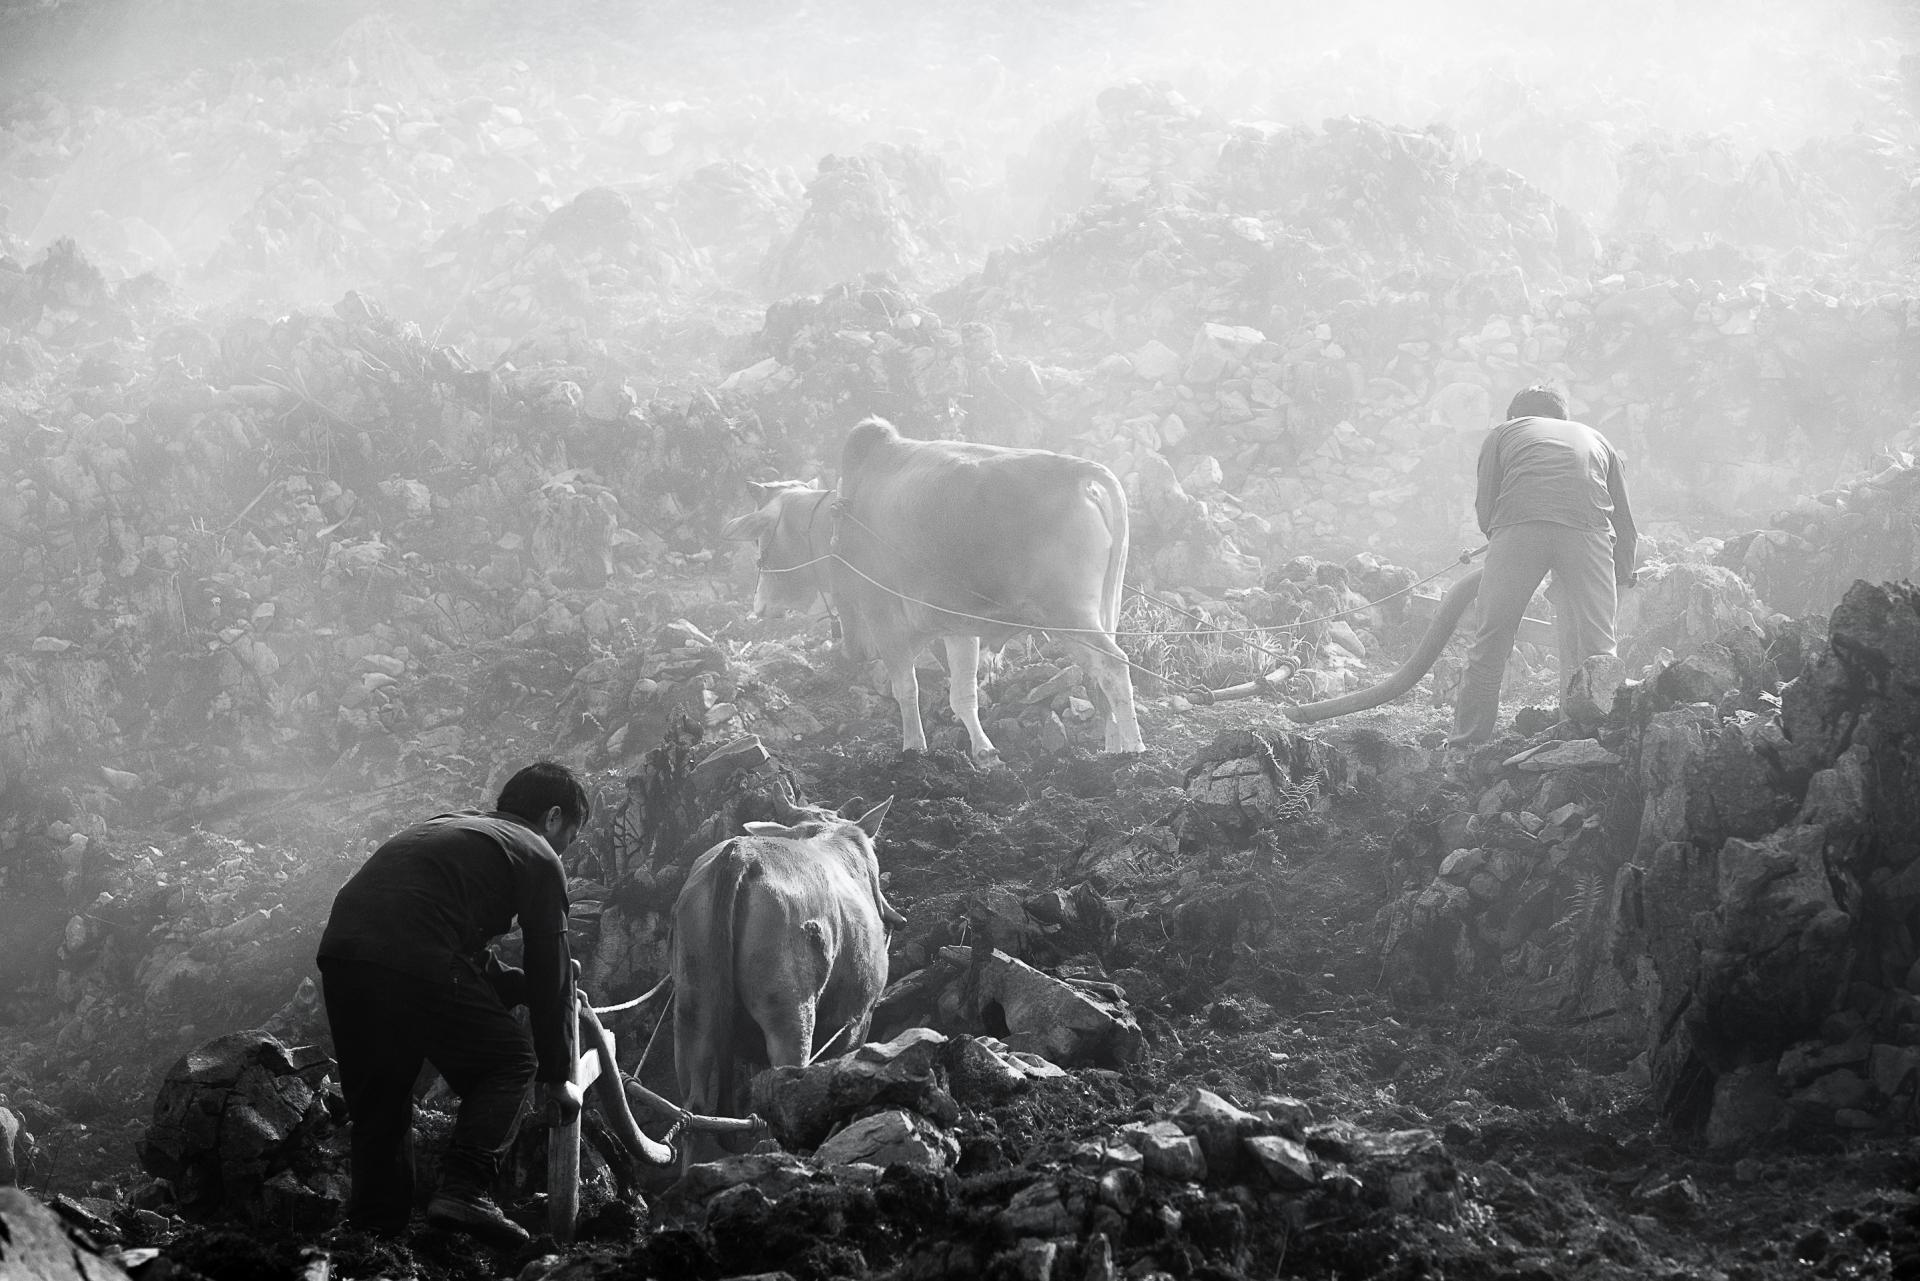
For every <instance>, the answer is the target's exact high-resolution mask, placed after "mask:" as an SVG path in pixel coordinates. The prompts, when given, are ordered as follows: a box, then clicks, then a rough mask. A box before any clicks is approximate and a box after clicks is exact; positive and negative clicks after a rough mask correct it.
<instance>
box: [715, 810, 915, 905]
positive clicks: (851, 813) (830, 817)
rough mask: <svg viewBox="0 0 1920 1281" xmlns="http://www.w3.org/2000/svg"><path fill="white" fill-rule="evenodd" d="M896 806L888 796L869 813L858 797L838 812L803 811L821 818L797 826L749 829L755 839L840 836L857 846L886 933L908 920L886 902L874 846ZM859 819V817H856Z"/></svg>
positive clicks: (770, 825)
mask: <svg viewBox="0 0 1920 1281" xmlns="http://www.w3.org/2000/svg"><path fill="white" fill-rule="evenodd" d="M892 804H893V798H892V797H891V796H889V797H888V798H887V799H886V800H884V801H881V802H880V803H879V804H878V805H876V806H874V807H873V808H872V809H866V808H865V806H866V802H865V801H863V800H861V799H859V798H858V797H855V798H854V799H853V800H850V801H848V802H847V803H846V804H845V805H842V806H841V807H840V809H839V811H838V812H835V811H833V810H827V809H817V808H816V807H813V806H806V807H803V808H805V809H810V810H813V811H814V812H815V813H816V814H818V815H819V817H818V818H807V819H803V820H802V821H801V822H798V823H794V824H791V825H789V824H786V823H760V822H754V823H748V824H746V825H745V826H746V829H747V832H748V834H750V835H753V836H785V837H789V838H792V839H795V840H812V839H813V838H815V837H819V836H831V835H840V836H845V837H848V838H850V839H852V840H854V841H856V842H858V844H859V847H860V853H861V856H862V862H864V863H865V865H866V875H867V879H868V884H869V885H870V886H871V887H872V889H873V902H874V907H875V908H877V909H878V910H879V912H880V919H881V921H882V922H884V923H885V925H886V928H887V931H888V932H889V933H891V932H892V931H894V930H896V929H898V928H900V927H901V926H902V925H905V924H906V923H907V918H906V917H904V916H902V915H900V913H898V912H896V911H894V909H893V904H891V903H889V902H887V894H886V891H885V890H883V889H882V888H881V887H880V860H879V858H878V857H877V856H876V855H875V854H874V852H873V843H874V842H875V841H877V840H879V839H880V823H881V821H882V820H883V819H885V818H886V816H887V807H888V806H890V805H892ZM856 815H857V816H858V817H856Z"/></svg>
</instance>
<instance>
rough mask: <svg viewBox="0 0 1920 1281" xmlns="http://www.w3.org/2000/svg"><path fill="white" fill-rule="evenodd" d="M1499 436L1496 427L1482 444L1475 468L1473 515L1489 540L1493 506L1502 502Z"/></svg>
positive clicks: (1491, 534) (1491, 535)
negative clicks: (1476, 480) (1476, 478)
mask: <svg viewBox="0 0 1920 1281" xmlns="http://www.w3.org/2000/svg"><path fill="white" fill-rule="evenodd" d="M1499 436H1500V430H1499V428H1497V427H1496V428H1495V429H1494V430H1492V431H1490V432H1488V433H1487V438H1486V439H1485V440H1483V441H1481V442H1480V462H1479V465H1478V466H1477V467H1476V468H1475V472H1476V474H1477V476H1478V482H1477V484H1476V485H1475V487H1474V493H1473V514H1474V515H1475V516H1477V517H1479V519H1480V532H1481V533H1482V534H1485V535H1486V536H1487V537H1489V538H1491V537H1493V506H1494V504H1495V503H1497V502H1499V501H1500V450H1499V447H1498V446H1497V445H1495V443H1494V442H1495V441H1496V440H1498V439H1499Z"/></svg>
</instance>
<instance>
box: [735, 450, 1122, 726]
mask: <svg viewBox="0 0 1920 1281" xmlns="http://www.w3.org/2000/svg"><path fill="white" fill-rule="evenodd" d="M753 491H754V495H755V498H756V499H757V500H758V501H759V503H760V506H759V508H758V509H757V510H755V511H753V512H749V513H748V514H747V515H745V516H740V517H737V518H735V519H734V520H732V521H729V522H728V523H727V525H726V527H725V529H724V531H723V532H724V533H725V534H726V536H727V537H729V538H743V539H752V540H755V541H757V542H758V544H759V549H760V560H759V566H760V578H759V584H758V586H757V588H756V590H755V592H754V602H753V609H754V613H755V614H764V613H769V612H777V611H782V610H797V611H801V612H806V611H809V610H812V609H814V608H815V607H816V606H817V604H818V603H819V602H821V601H823V600H824V601H825V602H827V603H828V605H829V606H830V607H831V608H832V609H834V610H835V611H836V612H837V613H838V615H839V617H840V620H841V627H842V630H843V636H844V641H845V643H846V645H847V647H848V649H849V651H850V652H851V653H852V654H853V655H854V656H855V657H856V658H860V659H867V658H874V657H877V658H879V659H880V660H882V661H883V662H884V663H885V664H886V667H887V675H888V677H889V680H890V682H891V685H892V689H893V696H894V699H895V700H896V701H897V702H898V703H899V704H900V738H901V748H902V750H904V751H909V752H924V751H925V750H926V748H927V736H926V730H925V728H924V727H923V726H922V725H921V721H920V685H919V680H918V678H917V677H916V675H915V672H914V660H915V659H916V657H917V656H918V655H919V653H920V650H921V649H922V647H924V646H925V645H926V644H927V643H928V642H929V641H931V640H933V639H934V638H935V637H939V638H941V639H942V640H943V641H944V642H945V645H946V654H947V670H948V685H949V688H948V701H949V703H950V705H951V706H952V708H953V714H954V715H955V716H956V717H957V718H958V719H959V721H960V723H961V724H962V725H964V726H965V727H966V730H967V737H968V739H969V740H970V742H971V745H972V751H973V755H974V757H975V759H977V760H982V761H986V760H992V759H993V758H994V757H995V756H997V755H998V753H997V752H996V750H995V748H994V745H993V742H992V740H991V739H989V738H988V737H987V732H986V730H985V729H983V728H981V725H980V691H979V671H980V643H981V641H982V640H984V641H986V642H987V643H988V644H989V645H991V646H994V647H998V646H1000V645H1003V644H1005V643H1006V642H1007V641H1008V640H1009V639H1011V638H1012V637H1014V636H1017V635H1019V634H1020V633H1022V632H1045V633H1047V634H1049V635H1051V636H1053V637H1055V638H1057V639H1059V640H1062V641H1068V642H1072V643H1074V644H1075V645H1077V646H1079V647H1080V649H1081V650H1082V651H1083V652H1084V654H1085V656H1086V668H1087V671H1088V672H1089V673H1090V674H1091V675H1092V676H1093V678H1094V680H1095V681H1096V682H1097V683H1098V684H1099V687H1100V690H1101V693H1102V694H1104V695H1105V696H1106V704H1107V708H1106V744H1105V745H1106V750H1107V751H1109V752H1137V751H1140V750H1141V748H1142V743H1141V738H1140V722H1139V719H1138V717H1137V716H1136V715H1135V712H1134V705H1133V680H1132V677H1131V673H1130V672H1129V670H1128V666H1127V659H1126V655H1125V654H1124V653H1123V652H1122V651H1121V649H1120V645H1119V643H1118V642H1117V641H1116V640H1115V639H1114V630H1115V628H1116V627H1117V625H1118V623H1119V617H1120V586H1121V579H1122V577H1123V576H1124V575H1125V573H1126V568H1127V528H1128V525H1127V498H1126V493H1125V492H1124V491H1123V490H1122V489H1121V488H1120V482H1119V480H1117V479H1116V478H1115V477H1114V474H1113V473H1112V472H1111V471H1109V470H1107V469H1106V468H1105V467H1102V466H1101V465H1100V464H1099V463H1095V462H1090V461H1088V460H1087V459H1084V458H1074V457H1072V456H1070V455H1067V454H1056V453H1053V452H1051V451H1049V450H1044V449H1007V448H1003V447H1001V446H997V445H977V444H972V443H969V442H966V441H956V440H908V439H905V438H904V437H902V436H901V435H900V434H899V433H898V432H897V431H895V430H894V428H893V426H892V425H891V424H889V423H887V422H886V421H884V420H882V419H878V418H869V419H867V420H866V421H864V422H862V423H861V424H860V425H859V426H857V427H855V428H854V429H853V431H852V432H851V433H850V434H849V435H848V436H847V440H846V444H845V446H844V448H843V449H842V451H841V459H840V486H839V488H838V489H837V490H825V489H821V488H820V487H819V485H818V484H817V483H813V482H804V481H775V482H772V483H768V484H755V485H754V486H753Z"/></svg>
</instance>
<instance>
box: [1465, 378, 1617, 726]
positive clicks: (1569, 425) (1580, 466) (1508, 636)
mask: <svg viewBox="0 0 1920 1281" xmlns="http://www.w3.org/2000/svg"><path fill="white" fill-rule="evenodd" d="M1474 510H1475V513H1476V514H1477V515H1478V516H1479V518H1480V532H1481V533H1483V534H1485V535H1487V538H1488V546H1487V564H1486V568H1485V569H1484V570H1483V571H1482V573H1481V577H1480V628H1479V631H1478V632H1477V633H1476V634H1475V636H1474V639H1473V649H1472V651H1471V653H1470V655H1469V657H1468V659H1467V673H1466V679H1465V682H1464V683H1463V685H1462V687H1461V690H1460V697H1459V700H1458V701H1457V702H1456V703H1455V704H1454V709H1453V736H1452V737H1451V738H1450V739H1449V740H1448V742H1449V743H1451V744H1454V745H1469V744H1474V743H1484V742H1486V741H1487V740H1488V739H1490V738H1492V737H1493V735H1494V730H1495V728H1496V727H1497V724H1498V721H1499V718H1500V678H1501V676H1502V675H1503V674H1504V673H1505V671H1506V666H1507V658H1508V656H1509V655H1510V654H1512V653H1513V640H1514V636H1515V635H1516V634H1517V633H1518V632H1519V630H1520V620H1521V619H1522V618H1524V617H1525V616H1526V612H1527V603H1528V602H1529V601H1531V600H1532V599H1533V593H1534V591H1535V590H1536V589H1537V588H1538V587H1539V586H1540V580H1541V579H1543V578H1545V577H1546V576H1547V574H1548V573H1549V572H1551V573H1552V574H1553V585H1552V587H1551V588H1550V589H1549V593H1550V595H1551V597H1552V599H1553V603H1554V621H1555V625H1556V629H1557V630H1558V632H1559V641H1560V645H1559V648H1560V682H1561V694H1562V695H1563V696H1564V695H1565V693H1566V683H1567V682H1568V681H1569V680H1571V679H1572V677H1573V674H1574V669H1575V668H1576V667H1577V666H1578V665H1579V663H1580V661H1581V660H1582V659H1584V658H1587V657H1590V656H1592V655H1594V654H1611V653H1613V652H1614V637H1613V615H1614V607H1615V605H1616V603H1617V601H1618V589H1619V588H1621V587H1628V586H1631V585H1632V583H1633V576H1634V568H1633V564H1634V553H1635V548H1636V544H1637V542H1638V537H1637V535H1636V533H1635V531H1634V526H1633V511H1632V508H1631V507H1629V506H1628V503H1627V482H1626V477H1625V476H1624V475H1623V474H1622V470H1621V465H1620V455H1619V454H1617V453H1615V452H1614V449H1613V446H1612V445H1610V444H1608V443H1607V439H1606V437H1604V436H1602V435H1601V434H1600V433H1599V432H1597V431H1595V430H1594V429H1593V428H1591V427H1589V426H1587V425H1586V424H1585V423H1577V422H1569V421H1567V402H1566V401H1565V400H1564V399H1563V398H1562V397H1561V396H1560V393H1558V392H1556V391H1554V390H1552V389H1551V388H1547V387H1529V388H1527V389H1526V390H1525V391H1523V392H1521V393H1520V394H1519V395H1517V396H1515V397H1514V398H1513V402H1512V403H1511V404H1510V405H1508V406H1507V421H1506V422H1504V423H1502V424H1500V425H1499V426H1498V427H1496V428H1494V429H1493V430H1492V431H1491V432H1489V433H1488V434H1487V439H1486V442H1485V443H1484V444H1482V445H1481V447H1480V466H1479V487H1478V492H1477V493H1476V494H1475V496H1474Z"/></svg>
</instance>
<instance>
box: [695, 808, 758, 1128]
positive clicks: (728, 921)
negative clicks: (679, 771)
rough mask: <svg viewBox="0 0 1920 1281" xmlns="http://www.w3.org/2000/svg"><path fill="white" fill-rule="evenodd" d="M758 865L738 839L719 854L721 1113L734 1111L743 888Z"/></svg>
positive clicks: (714, 908)
mask: <svg viewBox="0 0 1920 1281" xmlns="http://www.w3.org/2000/svg"><path fill="white" fill-rule="evenodd" d="M758 866H759V865H758V863H757V861H756V860H755V859H754V857H753V855H752V854H750V853H749V852H747V851H746V850H744V849H742V848H741V843H740V842H739V841H731V842H729V843H728V845H727V851H726V853H724V854H722V855H721V856H720V866H719V867H718V868H716V869H715V871H716V873H717V875H715V877H714V878H713V902H712V904H711V905H710V913H711V914H710V915H709V916H708V918H707V919H708V920H710V921H712V922H713V929H714V948H713V963H714V971H715V972H714V976H713V990H714V991H716V992H717V993H718V994H719V1005H718V1007H717V1008H716V1009H715V1010H714V1011H713V1013H714V1016H715V1019H716V1020H717V1021H716V1022H715V1023H714V1024H713V1037H714V1047H713V1050H714V1054H713V1058H714V1064H715V1071H716V1072H717V1073H718V1074H719V1080H718V1081H717V1082H715V1088H714V1112H715V1114H716V1115H718V1116H732V1115H734V1099H733V1077H734V1064H735V1060H736V1057H737V1051H738V1046H736V1045H735V1043H734V1028H735V1026H736V1025H737V1024H738V1023H739V1021H740V992H739V990H738V988H737V987H736V986H735V980H736V978H737V976H738V974H739V965H738V962H737V957H738V953H739V948H740V918H741V916H742V915H743V914H744V912H745V909H746V902H747V896H746V895H745V894H743V893H741V890H742V889H743V888H744V886H745V885H746V882H747V880H748V878H750V877H751V876H752V875H753V874H754V872H755V871H756V870H758Z"/></svg>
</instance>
